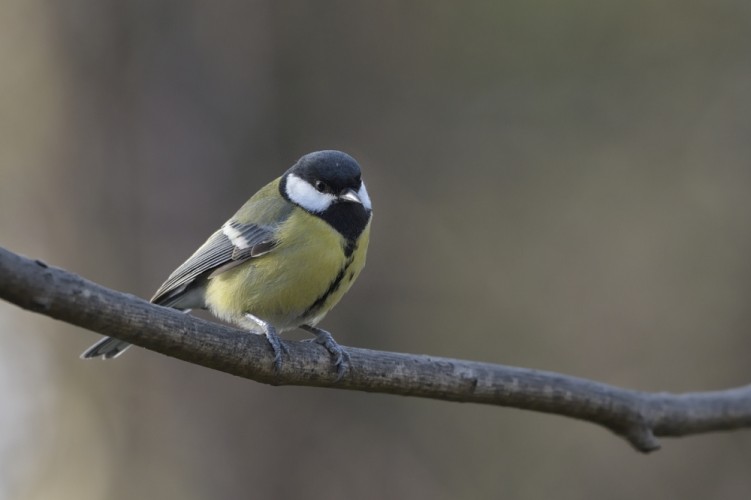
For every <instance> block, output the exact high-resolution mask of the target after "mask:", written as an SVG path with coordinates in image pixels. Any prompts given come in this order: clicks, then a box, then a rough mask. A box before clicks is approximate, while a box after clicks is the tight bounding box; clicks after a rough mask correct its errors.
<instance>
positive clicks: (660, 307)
mask: <svg viewBox="0 0 751 500" xmlns="http://www.w3.org/2000/svg"><path fill="white" fill-rule="evenodd" d="M750 5H751V4H749V3H748V2H746V1H740V0H737V1H733V0H727V1H725V0H719V1H709V0H706V1H696V2H682V1H677V0H675V1H657V2H654V1H639V0H637V1H615V2H580V1H571V2H557V1H542V2H522V1H512V2H483V3H480V2H461V3H459V2H448V1H438V2H435V1H430V2H428V1H422V2H396V1H385V2H348V1H325V2H260V1H254V2H245V1H243V2H240V1H234V2H231V1H228V2H213V3H210V2H175V1H166V0H164V1H145V0H140V1H133V2H121V1H115V0H105V1H94V0H73V1H66V2H51V1H43V0H5V1H4V2H3V9H2V10H3V14H2V15H1V16H0V68H1V70H0V176H1V179H0V244H1V245H3V246H6V247H8V248H9V249H11V250H14V251H16V252H20V253H23V254H26V255H28V256H32V257H34V258H40V259H43V260H45V261H48V262H49V263H51V264H53V265H56V266H60V267H64V268H67V269H69V270H72V271H74V272H77V273H80V274H82V275H83V276H85V277H87V278H89V279H92V280H95V281H97V282H99V283H102V284H104V285H107V286H109V287H112V288H116V289H119V290H124V291H127V292H131V293H135V294H137V295H139V296H142V297H149V296H150V295H151V293H152V292H153V291H154V290H155V289H156V287H157V286H158V285H159V284H160V283H161V282H162V281H163V279H164V278H165V277H166V276H167V275H168V274H169V272H170V271H171V270H172V269H173V268H174V267H175V266H177V265H178V264H179V263H180V262H182V260H183V259H184V258H185V257H187V256H188V255H189V254H190V253H191V252H192V251H193V250H194V249H195V247H196V246H197V245H198V244H200V243H201V242H202V241H203V240H204V238H205V237H207V236H208V235H209V233H210V232H211V231H213V230H214V229H215V228H216V227H218V226H219V225H220V224H221V223H222V222H223V221H224V220H225V219H226V218H227V217H228V216H229V215H230V214H231V213H232V212H233V211H234V210H235V209H236V208H237V207H238V206H239V205H240V204H241V203H242V202H243V201H245V199H246V198H247V197H249V196H250V194H252V193H253V192H255V191H256V190H257V189H258V188H259V187H260V186H262V185H263V184H265V183H266V182H268V181H270V180H271V179H273V178H274V177H276V176H277V175H279V174H280V173H281V172H282V171H283V170H284V169H286V168H287V167H288V166H290V165H291V164H292V163H293V162H294V161H295V160H296V159H297V158H298V157H299V156H301V155H302V154H304V153H306V152H309V151H312V150H316V149H325V148H337V149H343V150H345V151H347V152H349V153H351V154H353V155H354V156H355V157H356V158H357V159H358V160H359V161H360V163H361V164H362V166H363V168H364V171H365V178H366V180H367V182H368V187H369V191H370V193H371V196H372V198H373V201H374V204H375V210H376V212H375V220H374V227H373V239H372V244H371V249H370V255H369V262H368V266H367V267H366V269H365V272H364V273H363V275H362V277H361V278H360V280H359V282H358V283H357V284H356V286H355V287H354V289H353V290H352V291H351V292H350V293H349V294H348V296H347V297H346V298H345V300H344V301H343V302H342V304H341V305H340V306H339V307H338V308H337V309H336V310H335V311H334V312H333V313H332V314H330V315H329V317H328V318H327V320H326V321H325V322H324V324H323V326H324V327H327V328H328V329H330V330H331V331H333V332H334V333H335V335H336V337H337V339H338V340H339V341H340V342H342V343H344V344H347V345H355V346H361V347H369V348H375V349H388V350H395V351H404V352H415V353H429V354H434V355H443V356H451V357H460V358H469V359H476V360H484V361H490V362H498V363H506V364H513V365H521V366H527V367H533V368H540V369H548V370H557V371H561V372H564V373H568V374H573V375H578V376H583V377H590V378H594V379H597V380H601V381H604V382H608V383H613V384H617V385H620V386H624V387H629V388H637V389H643V390H654V391H690V390H710V389H719V388H725V387H730V386H735V385H742V384H746V383H749V382H750V381H751V363H750V362H749V360H750V359H751V332H750V331H749V327H750V326H751V308H750V307H749V298H750V297H751V259H750V258H749V256H750V255H751V225H750V224H749V213H751V212H750V211H751V196H750V194H751V166H750V165H749V158H751V140H749V138H751V91H750V90H751V6H750ZM97 338H98V337H97V336H96V335H95V334H93V333H90V332H86V331H83V330H80V329H77V328H73V327H70V326H67V325H65V324H61V323H57V322H53V321H52V320H49V319H47V318H44V317H41V316H36V315H32V314H29V313H25V312H23V311H20V310H18V309H16V308H14V307H12V306H10V305H8V304H6V303H0V405H1V406H2V410H1V411H0V499H2V500H17V499H20V500H27V499H51V498H54V499H84V500H86V499H104V498H106V499H115V500H119V499H132V498H180V499H188V500H192V499H209V498H211V499H223V498H280V499H287V498H313V499H331V498H337V499H339V498H363V499H382V498H414V499H423V498H425V499H428V498H429V499H436V498H437V499H455V498H501V497H504V498H522V499H542V498H558V499H579V498H611V499H631V498H684V499H705V498H713V499H731V498H748V495H749V494H750V493H751V472H750V471H751V432H748V431H740V432H734V433H725V434H713V435H705V436H699V437H691V438H685V439H680V440H670V439H665V440H663V445H664V449H663V450H662V451H659V452H658V453H656V454H653V455H649V456H644V455H640V454H637V453H636V452H634V451H633V450H632V449H630V448H629V447H628V446H627V445H626V444H625V443H624V442H622V441H621V440H620V439H618V438H616V437H614V436H612V435H610V434H609V433H608V432H607V431H604V430H602V429H600V428H597V427H594V426H592V425H588V424H584V423H579V422H576V421H572V420H567V419H563V418H560V417H553V416H546V415H539V414H535V413H529V412H521V411H517V410H510V409H502V408H494V407H484V406H476V405H459V404H453V403H443V402H438V401H424V400H419V399H409V398H399V397H390V396H382V395H371V394H360V393H352V392H345V391H335V390H323V389H321V390H319V389H307V388H289V387H287V388H272V387H266V386H263V385H260V384H256V383H253V382H249V381H246V380H241V379H237V378H233V377H231V376H228V375H225V374H222V373H216V372H212V371H209V370H206V369H203V368H199V367H196V366H192V365H188V364H185V363H182V362H178V361H176V360H173V359H170V358H166V357H163V356H160V355H157V354H154V353H150V352H147V351H144V350H141V349H137V348H134V349H132V350H131V351H130V352H129V353H128V355H127V356H124V357H123V358H121V359H119V360H117V361H115V362H108V363H104V362H99V361H95V362H83V361H80V360H79V359H78V355H79V353H80V352H81V351H82V350H83V349H84V348H85V347H87V346H88V345H89V344H90V343H92V342H93V341H95V340H96V339H97Z"/></svg>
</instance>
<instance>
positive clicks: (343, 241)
mask: <svg viewBox="0 0 751 500" xmlns="http://www.w3.org/2000/svg"><path fill="white" fill-rule="evenodd" d="M371 214H372V206H371V203H370V198H369V197H368V192H367V190H366V189H365V183H364V182H363V181H362V178H361V175H360V166H359V165H358V164H357V162H356V161H355V159H354V158H352V157H351V156H349V155H347V154H346V153H342V152H340V151H318V152H314V153H310V154H307V155H305V156H303V157H302V158H300V159H299V160H298V161H297V163H295V164H294V165H293V166H292V167H291V168H290V169H289V170H287V171H286V172H285V173H284V175H282V176H281V177H279V178H277V179H275V180H274V181H272V182H270V183H269V184H267V185H266V186H264V187H263V188H261V189H260V190H259V191H258V192H257V193H256V194H254V195H253V197H252V198H250V200H248V201H247V202H246V203H245V204H244V205H243V206H242V207H241V208H240V210H238V211H237V213H236V214H235V215H233V216H232V218H231V219H229V220H228V221H227V222H225V223H224V225H223V226H222V227H221V229H219V230H218V231H216V232H215V233H214V234H212V235H211V236H210V237H209V239H208V240H207V241H206V242H205V243H204V244H203V245H201V246H200V247H199V248H198V250H196V251H195V253H194V254H193V255H191V256H190V257H189V258H188V260H186V261H185V262H184V263H183V264H182V265H181V266H180V267H178V268H177V269H176V270H175V271H174V272H173V273H172V274H171V275H170V276H169V278H167V281H165V282H164V284H163V285H162V286H161V287H159V289H158V290H157V291H156V293H155V294H154V297H153V298H152V299H151V302H153V303H154V304H159V305H162V306H167V307H174V308H176V309H181V310H190V309H208V310H209V311H211V312H212V313H213V314H214V315H215V316H217V317H218V318H221V319H223V320H226V321H229V322H232V323H235V324H237V325H239V326H241V327H243V328H245V329H248V330H250V331H252V332H253V333H259V334H264V335H265V336H266V338H267V339H268V342H269V344H270V345H271V348H272V349H273V351H274V366H275V367H276V368H277V369H279V368H280V367H281V362H282V352H283V351H286V349H285V348H284V345H283V344H282V343H280V341H279V337H278V335H277V332H281V331H285V330H291V329H294V328H298V327H299V328H302V329H304V330H306V331H308V332H310V333H312V334H314V335H315V339H311V340H315V341H316V342H318V343H319V344H321V345H323V346H324V347H326V349H328V351H329V352H330V353H331V355H332V357H333V358H334V361H335V364H336V368H337V371H338V373H339V376H341V375H342V373H344V371H346V369H347V365H348V355H347V354H346V351H344V350H343V349H342V348H341V347H340V346H339V345H338V344H337V343H336V341H334V339H333V337H332V336H331V334H329V333H328V332H326V331H325V330H321V329H320V328H316V324H318V322H319V321H321V320H322V319H323V317H324V316H325V315H326V313H328V312H329V310H331V308H332V307H334V306H335V305H336V304H337V302H339V300H340V299H341V298H342V296H343V295H344V294H345V293H346V292H347V290H349V288H350V287H351V286H352V283H353V282H354V281H355V279H357V277H358V275H359V274H360V271H362V268H363V266H364V265H365V254H366V252H367V249H368V242H369V239H370V221H371ZM129 346H130V344H128V343H127V342H124V341H122V340H118V339H115V338H110V337H105V338H103V339H101V340H100V341H99V342H97V343H96V344H94V345H93V346H91V347H90V348H89V349H87V350H86V351H85V352H84V353H83V354H82V355H81V357H82V358H99V357H101V358H103V359H110V358H115V357H117V356H119V355H120V354H122V353H123V351H125V349H127V348H128V347H129Z"/></svg>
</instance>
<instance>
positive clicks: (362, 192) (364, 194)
mask: <svg viewBox="0 0 751 500" xmlns="http://www.w3.org/2000/svg"><path fill="white" fill-rule="evenodd" d="M357 196H359V197H360V201H361V202H362V206H363V207H365V208H367V209H368V210H372V209H373V206H372V205H371V204H370V196H368V190H367V189H365V183H364V182H363V183H362V184H360V189H359V190H358V191H357Z"/></svg>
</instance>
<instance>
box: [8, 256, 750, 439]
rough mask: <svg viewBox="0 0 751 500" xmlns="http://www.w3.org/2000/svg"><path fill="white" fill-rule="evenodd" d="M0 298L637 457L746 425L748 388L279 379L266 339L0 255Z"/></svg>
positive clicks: (317, 358)
mask: <svg viewBox="0 0 751 500" xmlns="http://www.w3.org/2000/svg"><path fill="white" fill-rule="evenodd" d="M0 297H2V298H3V299H5V300H7V301H8V302H11V303H13V304H16V305H17V306H19V307H22V308H24V309H28V310H30V311H34V312H38V313H41V314H45V315H47V316H50V317H53V318H56V319H59V320H62V321H66V322H68V323H72V324H74V325H78V326H81V327H83V328H87V329H89V330H92V331H95V332H98V333H101V334H103V335H109V336H112V337H116V338H118V339H122V340H125V341H128V342H131V343H133V344H135V345H139V346H141V347H144V348H146V349H151V350H153V351H156V352H160V353H162V354H166V355H168V356H172V357H175V358H178V359H181V360H183V361H188V362H190V363H194V364H197V365H201V366H205V367H208V368H213V369H215V370H219V371H223V372H226V373H231V374H233V375H237V376H240V377H244V378H249V379H251V380H255V381H258V382H263V383H267V384H273V385H305V386H317V387H335V388H341V389H351V390H359V391H368V392H382V393H389V394H401V395H404V396H418V397H424V398H433V399H443V400H447V401H461V402H472V403H483V404H492V405H498V406H509V407H514V408H521V409H527V410H534V411H540V412H546V413H554V414H558V415H564V416H567V417H572V418H577V419H581V420H586V421H589V422H592V423H595V424H599V425H601V426H604V427H606V428H608V429H610V430H611V431H613V432H615V433H616V434H618V435H620V436H621V437H623V438H625V439H626V440H628V442H629V443H631V445H633V446H634V448H636V449H637V450H639V451H642V452H649V451H653V450H656V449H658V448H659V443H658V442H657V439H656V437H655V436H685V435H689V434H697V433H702V432H709V431H719V430H730V429H737V428H741V427H751V385H748V386H744V387H739V388H736V389H728V390H723V391H715V392H696V393H686V394H667V393H648V392H640V391H632V390H627V389H621V388H618V387H614V386H611V385H607V384H602V383H599V382H595V381H591V380H586V379H582V378H577V377H570V376H567V375H562V374H558V373H552V372H545V371H539V370H531V369H527V368H516V367H510V366H503V365H494V364H489V363H477V362H473V361H463V360H458V359H448V358H437V357H432V356H418V355H412V354H401V353H393V352H384V351H372V350H368V349H356V348H347V351H348V352H349V354H350V356H351V365H352V368H351V369H350V370H349V372H348V373H347V374H346V375H345V376H344V378H343V379H341V380H340V381H338V382H337V381H336V373H335V372H334V370H333V368H332V364H331V359H330V357H329V354H328V352H327V351H326V350H325V349H324V348H322V347H320V346H318V345H317V344H314V343H308V342H293V341H286V342H285V345H286V346H287V348H288V350H289V356H288V357H285V361H284V364H283V366H282V369H281V371H280V372H276V371H275V370H274V368H273V365H272V363H273V355H272V352H271V350H270V348H269V346H268V345H267V343H266V341H265V339H264V338H263V337H262V336H259V335H248V334H247V332H242V331H239V330H236V329H233V328H230V327H227V326H224V325H221V324H218V323H212V322H208V321H204V320H202V319H199V318H195V317H192V316H190V315H186V314H182V313H180V312H178V311H175V310H174V309H169V308H165V307H160V306H156V305H153V304H150V303H149V302H146V301H145V300H142V299H140V298H138V297H135V296H133V295H130V294H124V293H120V292H116V291H114V290H110V289H108V288H105V287H102V286H100V285H97V284H96V283H92V282H90V281H87V280H85V279H83V278H81V277H80V276H77V275H75V274H72V273H69V272H67V271H64V270H62V269H57V268H52V267H49V266H47V265H46V264H44V263H43V262H40V261H34V260H29V259H27V258H24V257H21V256H19V255H16V254H14V253H12V252H9V251H8V250H5V249H3V248H2V247H0Z"/></svg>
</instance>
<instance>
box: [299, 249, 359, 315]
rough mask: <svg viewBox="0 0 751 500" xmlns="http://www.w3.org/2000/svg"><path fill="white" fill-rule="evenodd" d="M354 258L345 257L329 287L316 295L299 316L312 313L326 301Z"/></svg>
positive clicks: (334, 290)
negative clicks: (313, 300) (344, 261)
mask: <svg viewBox="0 0 751 500" xmlns="http://www.w3.org/2000/svg"><path fill="white" fill-rule="evenodd" d="M353 260H354V258H352V257H350V258H349V259H347V262H346V263H345V264H344V267H342V268H341V270H340V271H339V274H337V275H336V278H334V280H333V281H332V282H331V284H330V285H329V287H328V288H327V289H326V291H325V292H323V294H322V295H321V296H320V297H318V298H317V299H316V300H315V302H313V303H312V304H311V305H310V307H308V308H307V309H305V312H304V313H302V314H301V315H300V318H307V317H308V316H310V315H312V314H313V313H314V312H316V311H317V310H318V309H320V308H321V306H323V304H324V303H325V302H326V299H328V298H329V297H330V296H331V294H332V293H334V292H336V290H337V289H338V288H339V285H340V284H341V282H342V280H343V279H344V275H345V274H346V273H347V269H349V266H350V265H351V264H352V261H353Z"/></svg>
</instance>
